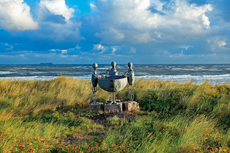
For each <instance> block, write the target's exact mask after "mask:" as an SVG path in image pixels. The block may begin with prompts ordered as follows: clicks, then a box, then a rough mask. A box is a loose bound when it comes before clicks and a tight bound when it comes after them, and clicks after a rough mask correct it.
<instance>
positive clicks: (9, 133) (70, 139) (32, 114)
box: [0, 77, 230, 153]
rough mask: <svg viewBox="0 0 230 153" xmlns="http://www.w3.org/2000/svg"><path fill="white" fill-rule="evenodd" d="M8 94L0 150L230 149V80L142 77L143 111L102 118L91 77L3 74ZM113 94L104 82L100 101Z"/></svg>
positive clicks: (0, 100) (2, 99) (2, 105)
mask: <svg viewBox="0 0 230 153" xmlns="http://www.w3.org/2000/svg"><path fill="white" fill-rule="evenodd" d="M0 93H1V94H0V152H4V153H5V152H6V153H7V152H13V153H17V152H38V153H39V152H50V153H57V152H60V153H61V152H62V153H67V152H138V153H146V152H152V153H163V152H168V153H172V152H178V153H190V152H191V153H193V152H204V153H205V152H215V153H219V152H226V153H227V152H230V129H229V128H230V85H229V84H223V85H210V84H209V82H205V83H203V84H201V85H196V84H193V83H192V82H188V83H176V82H170V81H159V80H137V81H136V82H135V100H136V101H137V102H139V103H140V109H141V110H140V111H139V112H137V111H134V112H127V113H129V114H135V115H136V116H137V118H135V119H133V120H127V119H124V118H119V116H116V115H115V116H113V117H111V118H108V119H107V120H106V121H101V122H100V121H96V120H92V117H93V116H97V115H100V114H103V112H92V111H89V110H88V106H89V104H90V103H91V102H92V96H93V94H92V85H91V81H89V80H77V79H73V78H65V77H59V78H57V79H54V80H49V81H35V80H31V81H28V80H27V81H11V80H1V81H0ZM128 93H129V88H128V85H127V86H126V87H125V88H124V89H123V90H122V91H120V92H119V93H117V97H118V98H119V99H121V100H122V101H126V100H128V99H129V96H128ZM108 98H109V93H108V92H106V91H104V90H102V89H100V88H99V87H98V91H97V101H98V102H99V101H100V102H103V103H105V102H106V100H107V99H108Z"/></svg>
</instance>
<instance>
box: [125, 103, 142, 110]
mask: <svg viewBox="0 0 230 153" xmlns="http://www.w3.org/2000/svg"><path fill="white" fill-rule="evenodd" d="M123 105H124V110H125V111H134V110H136V111H139V110H140V107H139V103H138V102H136V101H125V102H123Z"/></svg>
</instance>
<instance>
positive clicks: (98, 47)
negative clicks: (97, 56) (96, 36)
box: [93, 44, 105, 50]
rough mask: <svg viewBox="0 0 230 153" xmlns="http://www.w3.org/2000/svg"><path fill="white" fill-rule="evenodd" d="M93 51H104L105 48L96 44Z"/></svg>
mask: <svg viewBox="0 0 230 153" xmlns="http://www.w3.org/2000/svg"><path fill="white" fill-rule="evenodd" d="M93 49H94V50H104V49H105V47H104V46H102V45H101V44H96V45H94V47H93Z"/></svg>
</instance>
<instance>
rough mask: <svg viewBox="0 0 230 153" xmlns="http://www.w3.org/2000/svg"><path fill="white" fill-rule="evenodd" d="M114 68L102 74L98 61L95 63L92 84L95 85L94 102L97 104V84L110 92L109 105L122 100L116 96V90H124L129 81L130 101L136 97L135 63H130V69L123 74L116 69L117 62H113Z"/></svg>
mask: <svg viewBox="0 0 230 153" xmlns="http://www.w3.org/2000/svg"><path fill="white" fill-rule="evenodd" d="M111 66H112V68H111V69H108V70H107V71H106V75H100V74H99V73H98V71H97V67H98V65H97V64H96V63H94V64H93V69H94V72H93V74H92V79H91V80H92V85H93V103H92V104H96V103H97V102H96V91H97V84H98V85H99V86H100V87H101V88H102V89H103V90H105V91H108V92H110V93H111V94H110V99H109V100H108V101H107V103H106V104H107V105H112V104H116V103H117V102H120V100H118V99H117V98H116V92H118V91H120V90H122V89H123V88H124V87H125V86H126V84H127V82H128V84H129V98H130V101H133V99H134V92H133V91H134V90H133V86H134V70H133V69H132V66H133V64H132V63H131V62H129V63H128V67H129V69H128V71H126V72H125V73H124V74H123V75H120V72H119V70H117V69H116V62H114V61H113V62H112V63H111Z"/></svg>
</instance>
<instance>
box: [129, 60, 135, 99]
mask: <svg viewBox="0 0 230 153" xmlns="http://www.w3.org/2000/svg"><path fill="white" fill-rule="evenodd" d="M128 67H129V69H128V72H127V79H128V83H129V100H130V101H133V100H134V81H135V78H134V70H133V63H131V62H129V63H128Z"/></svg>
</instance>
